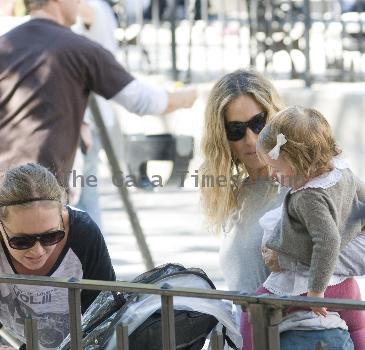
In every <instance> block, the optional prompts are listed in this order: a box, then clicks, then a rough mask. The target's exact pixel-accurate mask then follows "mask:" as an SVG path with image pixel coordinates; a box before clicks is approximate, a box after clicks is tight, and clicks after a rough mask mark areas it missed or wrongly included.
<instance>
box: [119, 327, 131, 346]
mask: <svg viewBox="0 0 365 350" xmlns="http://www.w3.org/2000/svg"><path fill="white" fill-rule="evenodd" d="M117 349H118V350H129V343H128V326H127V325H125V324H122V325H120V326H118V327H117Z"/></svg>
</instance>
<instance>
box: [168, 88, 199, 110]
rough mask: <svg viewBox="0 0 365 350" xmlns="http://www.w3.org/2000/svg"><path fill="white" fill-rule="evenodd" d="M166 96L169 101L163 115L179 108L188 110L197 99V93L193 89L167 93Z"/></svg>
mask: <svg viewBox="0 0 365 350" xmlns="http://www.w3.org/2000/svg"><path fill="white" fill-rule="evenodd" d="M168 96H169V100H168V104H167V108H166V110H165V112H164V113H170V112H173V111H175V110H177V109H180V108H190V107H191V106H192V105H193V104H194V102H195V100H196V98H197V97H198V93H197V91H196V89H195V88H192V87H187V88H181V89H178V90H176V91H174V92H169V93H168Z"/></svg>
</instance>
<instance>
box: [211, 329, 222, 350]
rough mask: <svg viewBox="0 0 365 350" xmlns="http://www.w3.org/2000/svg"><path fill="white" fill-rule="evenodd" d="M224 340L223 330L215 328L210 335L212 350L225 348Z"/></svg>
mask: <svg viewBox="0 0 365 350" xmlns="http://www.w3.org/2000/svg"><path fill="white" fill-rule="evenodd" d="M223 346H224V340H223V334H222V332H221V331H217V330H214V331H213V333H212V336H211V337H210V348H211V350H223Z"/></svg>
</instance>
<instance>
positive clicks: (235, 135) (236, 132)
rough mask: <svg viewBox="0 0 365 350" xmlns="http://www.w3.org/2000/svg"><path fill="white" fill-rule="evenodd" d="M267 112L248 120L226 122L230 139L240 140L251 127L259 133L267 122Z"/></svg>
mask: <svg viewBox="0 0 365 350" xmlns="http://www.w3.org/2000/svg"><path fill="white" fill-rule="evenodd" d="M266 118H267V112H260V113H257V114H255V115H254V116H253V117H252V118H251V119H250V120H249V121H248V122H238V121H233V122H225V123H224V126H225V129H226V135H227V139H228V140H229V141H238V140H241V139H243V138H244V137H245V136H246V132H247V128H250V129H251V130H252V131H253V132H254V133H255V134H257V135H258V134H259V133H260V132H261V130H262V129H263V128H264V126H265V124H266Z"/></svg>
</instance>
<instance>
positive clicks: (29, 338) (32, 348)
mask: <svg viewBox="0 0 365 350" xmlns="http://www.w3.org/2000/svg"><path fill="white" fill-rule="evenodd" d="M24 330H25V331H24V333H25V336H26V343H27V350H38V349H39V346H38V330H37V320H33V319H32V318H31V317H27V318H26V319H25V326H24Z"/></svg>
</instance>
